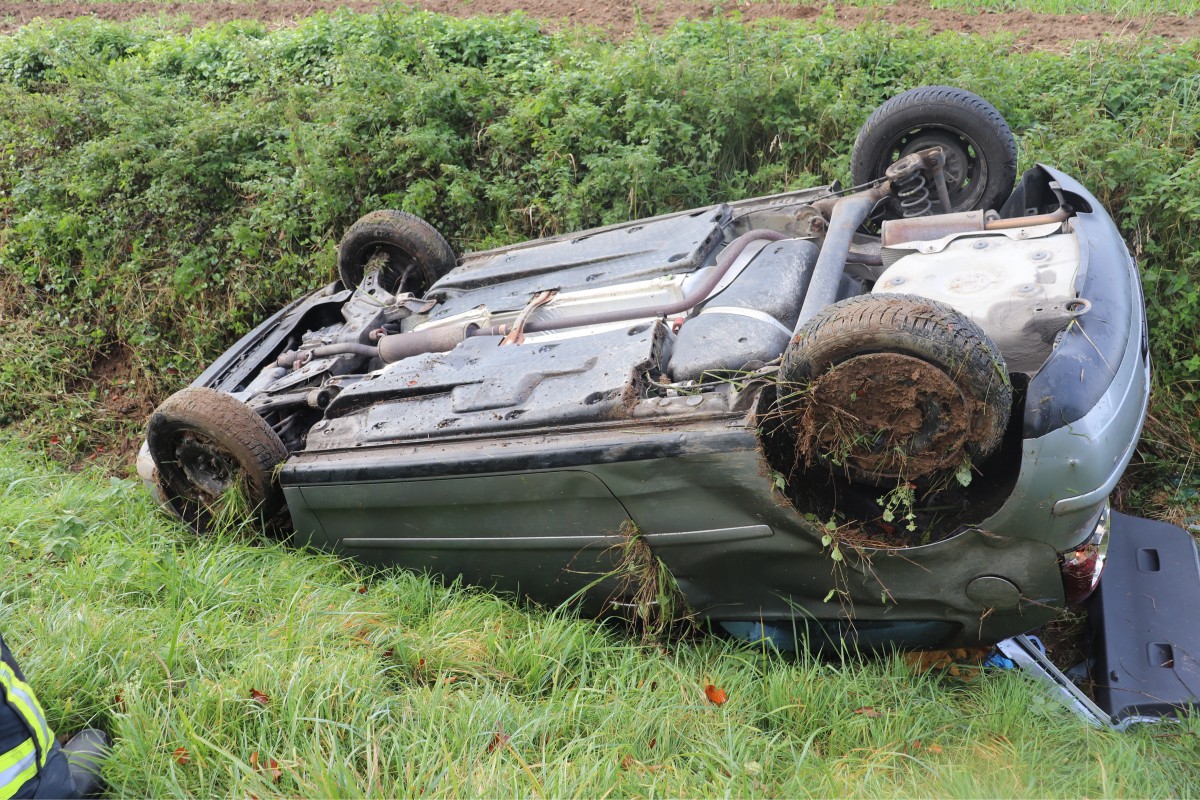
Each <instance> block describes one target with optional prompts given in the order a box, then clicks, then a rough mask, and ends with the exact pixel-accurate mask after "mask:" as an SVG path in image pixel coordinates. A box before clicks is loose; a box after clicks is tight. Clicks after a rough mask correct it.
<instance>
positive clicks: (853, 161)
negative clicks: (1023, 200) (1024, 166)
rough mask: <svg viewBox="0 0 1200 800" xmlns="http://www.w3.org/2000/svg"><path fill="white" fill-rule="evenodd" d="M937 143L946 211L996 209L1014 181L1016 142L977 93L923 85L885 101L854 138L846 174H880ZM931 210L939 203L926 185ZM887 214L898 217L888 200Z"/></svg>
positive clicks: (869, 177)
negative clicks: (942, 163)
mask: <svg viewBox="0 0 1200 800" xmlns="http://www.w3.org/2000/svg"><path fill="white" fill-rule="evenodd" d="M935 145H941V147H942V149H943V150H944V151H945V152H946V167H945V174H946V188H947V190H948V192H949V195H950V205H951V206H952V208H951V209H950V211H977V210H987V209H997V208H1000V206H1001V205H1003V203H1004V201H1005V200H1007V199H1008V196H1009V194H1011V193H1012V189H1013V185H1014V183H1015V182H1016V179H1017V143H1016V141H1015V140H1014V139H1013V134H1012V131H1011V130H1010V129H1009V127H1008V123H1007V122H1005V121H1004V117H1002V116H1000V112H999V111H997V110H996V109H995V107H994V106H992V104H991V103H989V102H988V101H986V100H984V99H983V98H982V97H979V96H978V95H975V94H972V93H971V92H968V91H965V90H963V89H955V88H953V87H950V86H922V87H920V88H918V89H910V90H909V91H907V92H903V93H901V94H898V95H896V96H895V97H893V98H892V99H890V100H888V101H886V102H885V103H884V104H883V105H881V106H880V107H879V108H877V109H875V112H874V113H873V114H871V116H870V117H868V118H867V121H866V122H865V123H864V124H863V126H862V128H860V129H859V131H858V138H856V139H855V140H854V149H853V151H852V152H851V155H850V172H851V177H852V178H853V180H854V184H855V185H860V184H864V183H868V182H870V181H873V180H875V179H877V178H882V177H883V175H884V172H886V171H887V168H888V167H890V166H891V165H892V164H894V163H895V162H896V161H898V160H900V159H901V158H903V157H904V156H906V155H909V154H910V153H915V152H916V151H918V150H923V149H925V148H927V147H933V146H935ZM929 190H930V199H931V200H932V201H933V213H939V212H940V211H941V202H940V201H939V200H938V199H937V193H936V191H934V188H933V186H932V185H931V186H929ZM890 216H893V217H895V216H899V206H898V205H897V204H893V205H892V207H891V209H890Z"/></svg>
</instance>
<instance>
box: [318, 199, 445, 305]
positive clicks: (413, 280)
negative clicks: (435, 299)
mask: <svg viewBox="0 0 1200 800" xmlns="http://www.w3.org/2000/svg"><path fill="white" fill-rule="evenodd" d="M379 253H383V254H384V255H386V256H387V265H386V266H385V267H384V268H383V271H382V274H381V276H380V277H381V278H382V280H381V284H382V286H383V289H384V290H385V291H388V292H391V293H392V294H399V293H401V292H412V293H413V294H416V295H418V296H420V295H421V294H423V293H424V292H425V290H427V289H428V288H429V287H430V286H432V285H433V282H434V281H436V280H437V279H438V278H440V277H442V276H443V275H445V274H446V273H447V272H449V271H450V270H452V269H454V264H455V262H456V261H457V257H456V256H455V255H454V250H453V248H451V247H450V244H449V243H448V242H447V241H446V240H445V239H444V238H442V235H441V234H440V233H438V232H437V229H436V228H434V227H433V226H432V225H430V224H429V223H428V222H426V221H425V220H423V219H421V218H420V217H417V216H413V215H412V214H409V213H407V212H404V211H393V210H391V209H384V210H382V211H372V212H371V213H370V214H367V215H366V216H365V217H363V218H362V219H360V220H359V221H358V222H355V223H354V224H353V225H351V226H350V228H349V230H347V231H346V235H345V236H343V237H342V241H341V243H340V244H339V245H338V277H340V278H341V280H342V285H343V286H345V287H346V288H348V289H353V288H354V287H356V286H358V285H359V284H360V283H361V282H362V279H363V275H364V274H365V272H366V268H367V263H368V262H369V261H370V260H371V258H372V257H374V256H375V255H377V254H379Z"/></svg>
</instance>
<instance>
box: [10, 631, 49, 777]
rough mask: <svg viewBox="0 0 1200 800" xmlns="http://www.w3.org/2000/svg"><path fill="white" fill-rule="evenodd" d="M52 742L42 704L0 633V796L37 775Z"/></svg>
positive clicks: (45, 760) (42, 766) (42, 767)
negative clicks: (26, 680)
mask: <svg viewBox="0 0 1200 800" xmlns="http://www.w3.org/2000/svg"><path fill="white" fill-rule="evenodd" d="M53 745H54V737H53V736H51V734H50V726H49V725H47V724H46V715H45V714H44V713H43V712H42V706H41V704H40V703H38V700H37V696H36V695H35V694H34V693H33V689H31V688H29V684H28V683H26V682H25V676H24V675H22V674H21V670H20V668H18V667H17V662H16V660H15V659H14V658H13V656H12V653H11V652H9V649H8V646H7V645H6V644H4V639H3V637H0V800H9V799H10V798H12V797H14V796H15V795H16V794H17V793H18V792H20V791H21V789H22V788H23V787H25V786H26V784H28V783H29V782H30V781H32V780H34V779H35V778H37V776H38V774H39V772H40V771H41V770H42V769H44V768H45V766H46V762H47V760H48V759H49V758H50V755H51V748H52V746H53Z"/></svg>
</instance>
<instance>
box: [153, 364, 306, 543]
mask: <svg viewBox="0 0 1200 800" xmlns="http://www.w3.org/2000/svg"><path fill="white" fill-rule="evenodd" d="M146 443H147V445H148V447H149V449H150V455H151V456H152V457H153V458H154V464H155V466H156V467H157V469H158V485H159V488H160V489H161V490H162V493H163V496H164V497H165V498H166V499H167V502H168V503H170V505H171V507H172V508H173V509H174V510H175V512H176V513H177V514H179V516H180V517H181V518H182V519H183V521H184V522H186V523H187V524H188V525H190V526H191V527H192V529H193V530H195V531H196V532H197V533H204V532H206V531H207V530H208V529H209V528H210V526H211V525H212V523H213V522H214V520H215V519H216V518H217V517H218V516H220V514H221V506H220V505H219V501H221V500H222V498H225V499H226V500H228V499H230V497H227V496H226V495H227V493H228V492H229V490H230V489H232V488H233V487H234V486H240V487H241V489H242V491H243V497H244V500H245V510H246V511H247V512H249V513H250V514H251V515H254V516H257V517H261V518H262V519H263V520H265V521H266V523H267V525H268V528H270V529H275V528H277V527H278V526H279V523H280V520H279V519H278V518H279V517H280V512H281V511H282V509H283V507H284V500H283V492H282V491H281V490H280V488H279V485H278V483H277V482H276V481H275V475H274V473H275V467H276V466H277V465H278V464H279V463H280V462H281V461H283V460H284V459H285V458H286V457H287V448H285V447H284V445H283V442H281V441H280V440H279V436H278V435H276V433H275V431H273V430H272V429H271V426H270V425H268V424H267V422H266V420H264V419H263V418H262V417H260V416H259V415H258V414H257V413H256V412H255V411H254V410H253V409H251V408H250V407H249V406H247V405H246V404H245V403H242V402H241V401H239V400H237V399H236V398H234V397H231V396H230V395H227V394H225V393H223V392H218V391H215V390H213V389H204V388H198V387H189V388H187V389H183V390H181V391H179V392H176V393H175V394H173V395H171V396H170V397H168V398H167V399H166V400H165V401H163V403H162V405H160V406H159V407H158V408H157V409H155V410H154V413H153V414H152V415H151V416H150V424H149V427H148V429H147V431H146ZM239 521H241V520H239Z"/></svg>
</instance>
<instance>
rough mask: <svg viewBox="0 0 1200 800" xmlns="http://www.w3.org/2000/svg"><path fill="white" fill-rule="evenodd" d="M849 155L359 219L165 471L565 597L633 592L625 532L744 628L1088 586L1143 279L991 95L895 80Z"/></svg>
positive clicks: (269, 518)
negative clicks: (591, 216) (622, 218)
mask: <svg viewBox="0 0 1200 800" xmlns="http://www.w3.org/2000/svg"><path fill="white" fill-rule="evenodd" d="M852 168H853V183H854V186H853V187H852V188H849V189H842V188H840V187H839V186H837V185H834V186H826V187H819V188H814V189H808V190H804V191H796V192H789V193H785V194H780V195H775V196H770V197H760V198H754V199H748V200H741V201H737V202H730V203H718V204H714V205H712V206H709V207H706V208H700V209H694V210H690V211H684V212H680V213H675V214H667V215H664V216H659V217H654V218H651V219H643V220H638V221H634V222H628V223H624V224H619V225H613V226H609V227H605V228H598V229H595V230H589V231H584V232H581V233H572V234H567V235H563V236H558V237H554V238H550V239H542V240H538V241H532V242H526V243H522V244H518V245H513V246H510V247H503V248H499V249H495V250H489V251H485V252H478V253H469V254H466V255H463V256H461V257H460V256H457V255H456V254H455V253H454V252H453V250H452V249H451V247H450V246H449V244H448V243H447V242H446V241H445V239H443V238H442V236H441V235H440V234H439V233H438V232H437V231H436V230H434V229H433V228H432V227H431V226H429V225H428V224H426V223H425V222H423V221H421V220H419V219H417V218H416V217H413V216H411V215H408V214H405V213H402V212H396V211H377V212H374V213H371V214H368V215H367V216H366V217H364V218H363V219H361V220H360V221H359V222H357V223H356V224H355V225H354V226H353V227H352V228H351V229H350V230H349V231H348V232H347V233H346V235H345V237H344V238H343V240H342V242H341V245H340V251H339V260H338V269H339V280H337V281H336V282H334V283H332V284H331V285H329V286H327V287H326V288H324V289H321V290H319V291H317V292H315V293H313V294H311V295H309V296H308V297H305V298H302V299H300V300H297V301H296V302H294V303H292V304H291V305H290V306H288V307H286V308H285V309H283V310H282V311H280V312H278V313H277V314H275V315H274V316H273V317H271V318H270V319H268V320H267V321H266V322H264V323H262V324H261V325H260V326H259V327H258V328H256V329H255V330H254V331H252V332H251V333H249V334H248V335H246V336H245V337H244V338H242V340H241V341H239V342H238V343H237V344H236V345H235V346H234V347H233V348H231V349H230V350H229V351H228V352H227V353H225V354H224V355H223V356H221V357H220V358H219V359H218V360H217V361H216V362H215V363H214V364H212V366H210V367H209V368H208V369H207V370H206V371H205V372H204V373H203V374H202V375H201V376H200V377H199V378H197V379H196V381H195V382H194V383H193V384H192V386H190V387H189V388H186V389H183V390H182V391H180V392H178V393H177V394H175V395H173V396H172V397H170V398H169V399H167V400H166V401H165V402H164V403H163V404H162V405H161V406H160V407H159V408H158V409H157V410H156V411H155V412H154V414H153V416H152V417H151V419H150V422H149V428H148V433H147V441H146V444H145V446H144V447H143V452H142V456H141V458H139V472H140V474H141V475H142V477H143V479H144V480H145V481H146V482H147V483H148V484H149V485H150V486H151V487H152V488H153V490H154V491H155V492H156V494H157V496H158V497H159V498H160V501H161V502H163V503H164V504H165V505H166V506H168V507H169V508H170V509H172V510H173V511H174V512H175V513H177V514H178V515H179V516H180V517H182V518H183V519H184V520H185V521H186V522H187V523H189V524H190V525H192V526H193V527H195V528H196V529H197V530H204V529H205V528H207V527H209V526H210V525H211V524H212V522H213V520H214V519H215V518H216V517H217V516H219V515H220V514H221V513H224V512H223V509H224V508H225V507H226V506H227V505H228V503H227V501H228V500H229V498H230V497H231V496H236V497H238V498H240V499H241V500H243V501H245V503H244V504H243V505H244V506H245V507H248V508H249V509H252V510H253V511H254V512H255V513H257V514H259V515H261V516H262V518H263V519H264V520H265V522H266V524H267V525H268V527H269V528H271V529H273V530H276V531H280V532H283V533H287V532H288V531H290V532H291V535H292V536H294V538H295V540H296V541H298V542H301V543H307V544H312V545H314V546H319V547H323V548H329V549H332V550H334V551H336V552H339V553H343V554H347V555H351V556H354V557H356V558H358V559H361V560H363V561H366V562H370V563H376V564H394V565H402V566H405V567H408V568H412V569H416V570H428V571H431V572H434V573H438V574H442V575H445V576H448V577H451V578H456V577H460V576H461V578H462V579H464V580H465V581H467V582H469V583H473V584H479V585H483V586H487V587H494V588H497V589H500V590H504V591H509V592H513V593H516V594H519V595H520V596H522V597H529V598H532V599H533V600H535V601H537V602H540V603H545V604H559V603H563V602H565V601H568V600H572V601H576V602H579V603H580V604H581V606H582V607H583V608H584V609H585V610H588V611H603V610H605V609H617V608H622V607H626V606H629V605H634V604H636V603H635V597H636V596H637V595H638V593H639V591H640V590H641V588H642V587H639V586H637V585H636V584H637V580H633V581H630V580H628V578H629V575H630V574H631V573H632V572H636V570H632V569H631V568H630V565H629V563H628V559H629V557H630V553H631V552H632V551H633V550H634V549H635V548H631V546H630V545H631V543H632V544H636V549H637V552H639V553H640V554H641V557H643V558H645V557H649V558H652V559H653V563H654V564H655V565H657V566H660V567H661V569H662V573H663V574H666V575H669V576H670V578H671V582H672V583H673V586H674V587H676V588H677V591H678V594H679V595H681V600H682V601H684V602H685V603H686V606H687V607H688V608H689V609H690V612H692V613H695V614H698V615H700V616H702V617H705V618H707V619H709V620H711V621H712V622H714V623H716V624H719V625H720V626H722V627H724V628H725V629H726V630H728V631H730V632H731V633H733V634H735V635H740V636H745V637H750V638H760V637H764V636H765V637H768V638H772V639H775V640H777V641H784V640H791V639H793V638H794V636H795V634H796V633H797V632H799V633H800V634H801V635H807V636H809V637H813V636H816V637H817V638H821V639H825V640H829V639H832V640H836V641H847V640H849V641H851V642H852V643H854V644H857V645H858V646H862V647H875V646H881V645H901V646H918V647H937V646H963V645H975V644H980V643H990V642H996V641H998V640H1001V639H1004V638H1006V637H1009V636H1012V635H1014V634H1017V633H1021V632H1024V631H1028V630H1031V629H1033V628H1036V627H1038V626H1039V625H1041V624H1043V623H1045V622H1046V621H1048V620H1049V619H1051V618H1052V617H1054V616H1055V615H1056V614H1058V613H1059V611H1060V610H1061V609H1063V608H1064V607H1065V606H1067V605H1068V604H1069V603H1073V602H1078V601H1080V600H1082V599H1083V598H1084V597H1086V596H1087V595H1088V594H1089V593H1090V592H1091V591H1092V589H1093V588H1094V587H1095V585H1096V582H1097V580H1098V578H1099V576H1100V572H1101V567H1102V565H1103V561H1104V558H1103V552H1104V547H1105V536H1106V533H1107V532H1108V530H1109V528H1110V515H1109V513H1108V496H1109V494H1110V492H1111V491H1112V490H1113V488H1114V486H1115V484H1116V482H1117V481H1118V479H1119V478H1120V476H1121V474H1122V472H1123V470H1124V468H1125V466H1126V464H1127V462H1128V461H1129V459H1130V457H1131V455H1132V453H1133V449H1134V446H1135V444H1136V442H1137V440H1138V436H1139V433H1140V429H1141V425H1142V420H1143V418H1144V415H1145V413H1146V406H1147V400H1148V395H1149V360H1148V348H1147V338H1146V324H1145V315H1144V309H1143V301H1142V296H1141V291H1140V284H1139V277H1138V272H1137V269H1136V267H1135V265H1134V263H1133V261H1132V260H1131V258H1130V256H1129V253H1128V251H1127V249H1126V247H1125V245H1124V243H1123V241H1122V238H1121V236H1120V234H1119V233H1118V231H1117V229H1116V228H1115V226H1114V225H1113V222H1112V220H1111V219H1110V218H1109V216H1108V214H1107V213H1106V212H1105V210H1104V209H1103V208H1102V207H1101V206H1100V204H1099V203H1098V202H1097V200H1096V199H1095V198H1094V197H1093V196H1092V195H1091V194H1089V192H1088V191H1087V190H1086V189H1085V188H1084V187H1083V186H1081V185H1080V184H1079V183H1078V182H1076V181H1075V180H1074V179H1072V178H1071V177H1069V176H1067V175H1065V174H1063V173H1061V172H1058V171H1056V170H1054V169H1052V168H1050V167H1047V166H1036V167H1034V168H1033V169H1031V170H1029V171H1028V172H1026V173H1025V174H1024V175H1023V176H1021V177H1020V179H1019V180H1017V175H1016V150H1015V144H1014V141H1013V137H1012V134H1011V132H1010V131H1009V129H1008V126H1007V125H1006V124H1005V122H1004V121H1003V119H1002V118H1001V117H1000V115H999V114H998V113H997V112H996V110H995V109H994V108H993V107H992V106H991V105H989V104H988V103H986V102H985V101H983V100H982V99H980V98H978V97H976V96H975V95H973V94H970V93H968V92H965V91H962V90H958V89H952V88H948V87H925V88H921V89H914V90H912V91H909V92H905V93H903V94H901V95H898V96H897V97H894V98H892V99H891V100H889V101H888V102H886V103H885V104H884V105H882V106H881V107H880V108H879V109H877V110H876V111H875V112H874V113H873V114H872V115H871V117H870V118H869V119H868V120H867V122H866V124H865V125H864V127H863V129H862V130H861V131H860V133H859V136H858V140H857V141H856V143H855V149H854V153H853V155H852ZM223 504H224V505H223ZM643 601H644V598H643ZM649 602H657V601H656V600H650V601H649Z"/></svg>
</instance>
